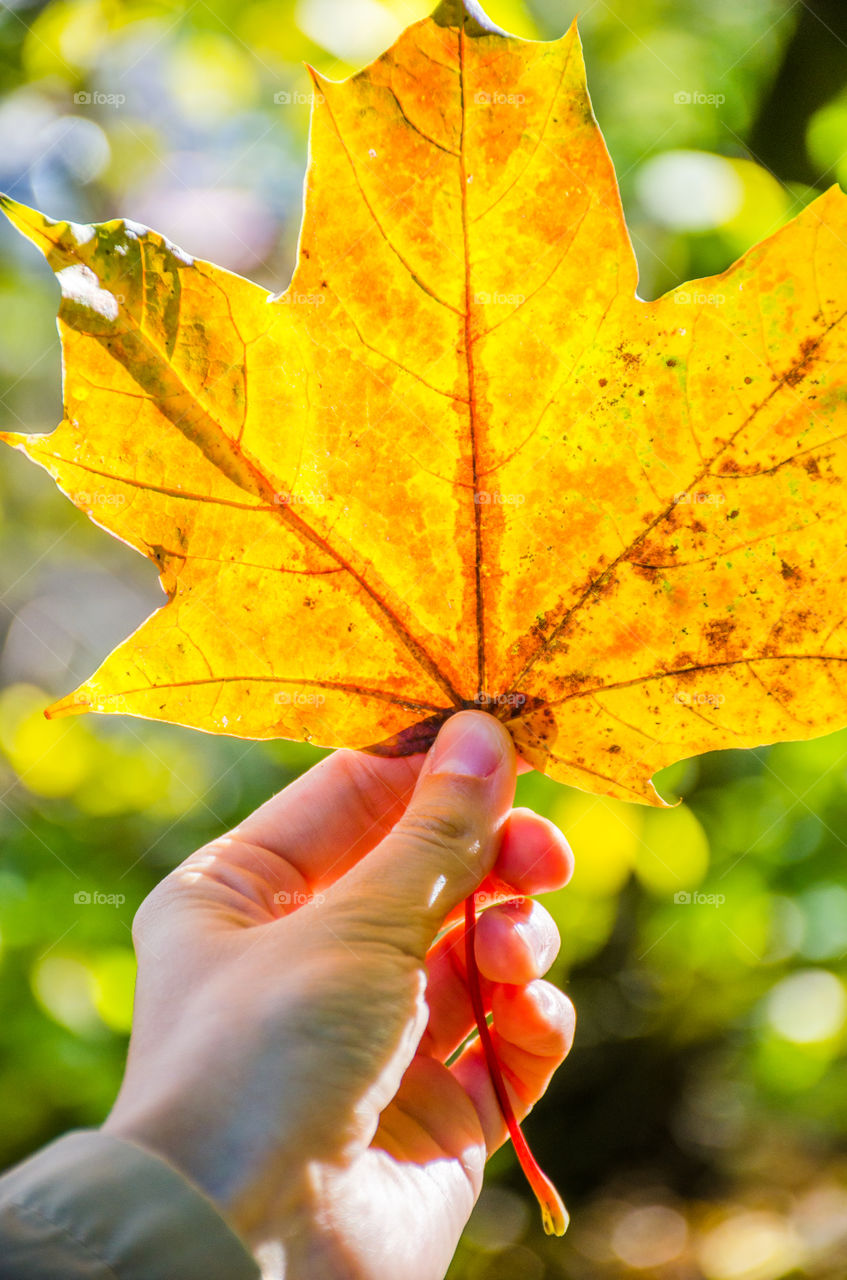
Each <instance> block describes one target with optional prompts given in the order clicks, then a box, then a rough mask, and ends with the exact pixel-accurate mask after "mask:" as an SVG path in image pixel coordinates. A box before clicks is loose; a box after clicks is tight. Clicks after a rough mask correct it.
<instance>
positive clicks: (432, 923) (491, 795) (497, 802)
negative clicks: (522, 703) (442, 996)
mask: <svg viewBox="0 0 847 1280" xmlns="http://www.w3.org/2000/svg"><path fill="white" fill-rule="evenodd" d="M514 792H515V752H514V747H513V746H512V740H511V738H510V737H509V734H508V733H507V731H506V730H505V729H504V728H503V726H502V725H501V724H500V722H499V721H498V720H496V719H495V718H494V717H493V716H491V715H489V714H487V713H486V712H482V711H462V712H459V713H458V714H456V715H454V716H451V718H450V719H449V720H448V721H447V722H446V723H445V724H444V726H443V727H442V729H441V731H440V733H439V735H438V737H437V739H436V741H435V744H434V746H433V748H432V750H431V751H430V753H429V754H428V756H427V757H426V761H425V763H424V767H423V769H422V770H421V773H420V776H419V778H418V783H417V786H416V787H415V790H414V793H413V795H412V798H411V800H410V802H409V807H408V808H407V809H406V812H405V813H404V814H403V816H402V818H401V819H400V821H399V822H398V823H397V825H396V826H395V827H394V829H393V830H392V831H391V833H390V834H389V835H388V836H386V838H385V839H384V840H383V841H382V842H381V844H379V845H378V846H377V848H376V849H374V850H373V852H372V853H370V854H369V855H368V856H367V857H366V858H365V859H363V860H362V861H361V862H359V863H358V864H357V865H356V866H355V867H354V868H353V869H352V871H351V872H350V873H349V875H347V876H345V878H344V881H343V882H342V883H341V884H339V885H337V886H335V887H336V889H337V890H338V891H339V895H341V896H343V898H344V899H345V901H346V903H347V904H348V905H349V906H351V907H353V908H355V909H357V911H358V921H357V928H359V929H361V928H362V927H364V928H365V929H366V930H367V931H368V932H370V933H372V935H373V937H374V939H375V940H376V939H379V940H382V941H386V942H388V941H390V942H393V944H394V945H395V946H396V947H398V948H400V949H401V950H402V951H404V952H406V953H407V954H411V955H415V956H417V957H420V959H423V958H424V957H425V955H426V952H427V949H428V948H429V946H430V945H431V943H432V940H433V938H434V937H435V934H436V932H437V931H438V929H439V927H440V926H441V923H442V921H443V919H444V917H445V915H446V914H447V912H448V911H450V910H451V909H452V908H453V907H455V906H456V905H457V904H458V903H459V902H461V901H462V899H463V898H465V897H467V895H468V894H469V893H471V892H472V891H473V890H474V889H475V888H476V886H477V885H478V884H479V883H480V881H481V880H482V878H483V877H484V876H485V875H486V874H487V873H488V872H489V871H490V870H491V868H492V867H493V865H494V862H495V859H496V857H497V853H498V849H499V842H500V836H501V834H502V830H503V826H504V824H505V822H506V818H507V817H508V814H509V812H510V810H511V807H512V800H513V798H514ZM339 895H334V896H335V897H338V896H339ZM368 904H372V907H371V911H370V915H369V914H368Z"/></svg>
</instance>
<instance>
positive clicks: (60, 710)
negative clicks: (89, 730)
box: [44, 689, 91, 720]
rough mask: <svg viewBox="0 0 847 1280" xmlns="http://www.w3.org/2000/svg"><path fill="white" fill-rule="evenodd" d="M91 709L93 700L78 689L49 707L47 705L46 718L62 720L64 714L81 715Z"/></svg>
mask: <svg viewBox="0 0 847 1280" xmlns="http://www.w3.org/2000/svg"><path fill="white" fill-rule="evenodd" d="M90 710H91V702H90V701H89V699H88V698H87V696H86V695H85V694H84V693H82V692H81V690H79V689H77V691H76V693H69V694H68V695H67V696H66V697H64V698H60V699H59V701H58V702H52V703H51V704H50V706H49V707H45V710H44V718H45V719H46V720H61V719H62V717H63V716H81V715H84V714H85V712H86V711H90Z"/></svg>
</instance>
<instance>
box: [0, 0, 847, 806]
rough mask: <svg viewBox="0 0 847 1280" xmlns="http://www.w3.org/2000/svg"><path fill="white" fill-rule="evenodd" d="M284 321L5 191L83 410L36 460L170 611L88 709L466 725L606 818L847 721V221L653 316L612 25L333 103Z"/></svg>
mask: <svg viewBox="0 0 847 1280" xmlns="http://www.w3.org/2000/svg"><path fill="white" fill-rule="evenodd" d="M315 83H316V90H317V94H316V105H315V107H314V110H313V120H312V138H311V160H310V166H309V171H308V180H307V196H306V208H305V215H304V223H303V229H302V233H301V240H300V253H299V259H298V263H297V267H296V270H295V273H294V276H293V278H292V281H291V284H290V286H289V288H288V289H287V290H286V291H285V293H283V294H282V295H280V296H271V295H269V294H268V293H267V292H266V291H265V290H263V289H261V288H259V287H258V286H256V285H254V284H251V283H249V282H248V281H246V280H244V279H241V278H239V277H237V276H235V275H232V274H230V273H228V272H226V271H223V270H221V269H220V268H218V267H215V266H212V265H210V264H208V263H204V262H195V261H193V260H192V259H191V258H189V257H188V256H186V255H185V254H184V253H182V252H181V251H180V250H178V249H176V248H175V247H174V246H172V245H171V244H169V243H168V241H167V240H165V239H164V237H162V236H160V235H157V234H156V233H155V232H153V231H149V230H147V229H146V228H142V227H139V226H138V225H136V224H133V223H131V222H125V221H114V222H108V223H104V224H102V225H98V226H93V227H88V226H86V227H80V226H77V225H75V224H72V223H67V222H57V221H53V220H51V219H49V218H46V217H44V216H43V215H41V214H39V213H36V212H34V211H32V210H29V209H26V208H24V207H23V206H21V205H18V204H15V203H14V202H12V201H10V200H8V199H6V200H4V201H3V207H4V209H5V211H6V213H7V214H8V216H9V217H10V218H11V220H12V221H13V222H14V224H15V225H16V226H17V227H18V228H19V230H21V231H22V232H23V233H24V234H25V235H27V236H28V237H29V238H30V239H31V240H32V241H33V242H34V243H35V244H36V245H38V247H39V248H40V249H41V250H42V251H43V252H44V254H45V256H46V257H47V259H48V262H49V263H50V265H51V266H52V268H53V270H54V271H55V272H56V274H57V277H58V280H59V283H60V285H61V288H62V295H63V296H62V304H61V309H60V313H59V315H60V331H61V335H62V342H63V347H64V357H65V370H66V374H65V418H64V421H63V422H62V424H61V425H60V426H59V428H58V429H57V430H56V431H55V432H54V433H53V434H51V435H49V436H25V435H12V434H8V435H6V436H4V438H5V439H6V440H7V441H8V442H9V443H11V444H13V445H15V446H16V447H17V448H19V449H22V450H23V451H25V452H26V453H27V454H28V455H29V456H30V457H31V458H32V459H34V460H35V461H36V462H38V463H40V464H41V465H42V466H43V467H45V468H46V469H47V470H48V471H49V472H50V474H51V475H52V476H53V477H54V478H55V480H56V481H57V483H58V484H59V485H60V486H61V488H62V489H63V490H64V492H65V493H67V494H68V495H69V496H70V497H71V498H72V500H73V501H74V502H76V504H77V506H79V507H81V508H82V509H83V510H85V511H87V512H89V514H90V515H91V516H92V517H93V518H94V519H95V520H96V521H97V523H99V524H101V525H102V526H104V527H105V528H106V529H108V530H109V531H110V532H111V533H113V534H115V535H116V536H118V537H120V538H122V539H124V540H125V541H126V542H128V543H129V544H131V545H132V546H134V547H136V548H138V549H139V550H141V551H142V552H144V553H145V554H146V555H148V556H150V557H151V559H153V560H154V561H155V563H156V564H157V565H158V567H159V570H160V573H161V579H162V583H163V586H164V588H165V591H166V592H167V595H168V597H169V602H168V604H167V605H166V606H164V607H163V608H162V609H161V610H159V611H158V612H156V613H154V614H153V616H152V617H151V618H149V619H148V621H147V622H146V623H144V625H143V626H142V627H141V628H140V629H139V630H138V631H137V632H136V633H135V635H133V636H131V637H130V638H129V639H128V640H126V641H125V642H124V643H123V644H122V645H120V646H119V648H117V649H116V650H115V651H114V653H112V654H111V656H110V657H108V658H107V659H106V661H105V662H104V663H103V665H102V666H101V668H100V669H99V670H98V671H97V673H96V674H95V675H93V676H92V677H91V679H90V680H88V681H86V683H85V684H84V685H82V687H81V688H80V689H79V690H78V691H77V692H76V693H75V694H73V695H71V696H70V697H68V698H66V699H64V700H63V701H62V702H60V703H58V704H57V705H56V706H55V707H54V708H53V709H52V710H53V712H54V713H56V714H58V713H60V712H68V711H74V710H96V711H121V712H128V713H131V714H135V715H141V716H148V717H153V718H157V719H165V720H172V721H177V722H179V723H181V724H185V725H193V726H196V727H198V728H201V729H206V730H213V731H218V732H226V733H231V734H237V735H241V736H244V737H253V738H267V737H275V736H286V737H292V738H308V739H310V740H313V741H315V742H318V743H320V744H322V745H324V746H339V745H346V746H352V747H368V748H373V749H376V750H380V751H383V752H394V753H396V752H401V751H412V750H421V749H423V748H424V747H426V746H427V745H428V744H429V742H430V741H431V740H432V737H433V735H434V733H435V731H436V730H437V727H438V725H439V724H440V723H441V722H442V721H443V720H444V719H445V718H446V717H447V716H448V715H450V714H452V713H453V712H454V711H455V710H457V709H459V708H463V707H468V706H475V705H482V706H485V707H487V708H488V709H490V710H491V711H493V712H494V714H496V715H497V716H499V717H500V718H501V719H502V720H504V721H505V722H506V723H507V724H508V726H509V728H510V730H511V732H512V734H513V737H514V740H515V743H516V745H517V747H518V750H519V751H520V753H521V754H522V755H523V757H524V758H525V759H526V760H527V761H528V762H530V763H531V764H532V765H534V766H535V767H536V768H538V769H541V770H543V771H544V772H546V773H548V774H550V775H551V776H552V777H554V778H557V779H559V780H561V781H563V782H567V783H570V784H572V785H574V786H577V787H580V788H582V789H583V790H586V791H591V792H597V793H602V794H607V795H611V796H615V797H618V798H624V799H630V800H639V801H642V802H646V803H651V804H661V803H662V801H661V800H660V799H659V797H658V796H657V794H656V792H655V790H654V788H653V786H652V783H651V782H650V777H651V775H652V774H653V773H654V772H655V771H656V770H657V769H659V768H661V767H662V766H664V765H666V764H669V763H671V762H672V761H675V760H677V759H680V758H683V757H686V756H690V755H693V754H696V753H698V752H702V751H707V750H711V749H714V748H718V747H726V746H750V745H753V744H761V743H766V742H772V741H775V740H778V739H784V738H807V737H811V736H813V735H815V734H820V733H823V732H826V731H828V730H831V729H835V728H837V727H840V726H842V725H843V724H845V723H847V698H845V694H844V692H843V685H842V681H841V674H840V673H841V671H842V665H841V664H843V663H844V661H845V650H844V630H843V622H844V615H843V614H842V608H843V599H844V596H845V577H847V559H845V537H844V521H845V516H847V490H845V484H844V470H845V455H844V445H843V440H842V436H843V434H844V430H845V424H847V410H845V368H847V366H845V364H844V357H845V353H846V352H845V330H844V325H843V323H842V322H843V320H844V318H845V313H846V312H847V247H845V246H847V201H845V198H844V196H843V195H842V194H841V192H840V191H838V190H837V189H836V188H833V189H832V190H831V191H829V192H827V193H826V194H825V195H823V196H821V197H820V198H819V199H818V200H816V201H815V202H814V203H813V204H812V205H810V207H809V208H807V209H806V210H805V211H804V212H803V213H802V214H801V215H800V216H799V217H798V218H796V219H795V220H794V221H793V222H792V223H790V224H789V225H788V226H786V227H784V228H783V229H782V230H780V231H779V232H777V234H776V235H774V236H772V237H771V238H769V239H768V240H766V241H765V242H764V243H762V244H761V245H759V246H757V247H756V248H755V249H753V250H751V251H750V252H749V253H747V254H746V255H745V256H744V257H743V258H742V259H741V260H740V261H739V262H737V263H736V264H735V265H734V266H732V267H731V268H730V269H729V270H728V271H726V272H724V273H723V274H722V275H720V276H716V277H714V278H712V279H708V280H701V281H697V282H695V283H694V284H691V285H689V286H686V289H685V291H684V293H683V294H680V291H679V290H677V291H675V292H672V293H670V294H668V295H666V296H664V297H662V298H659V299H658V300H657V301H655V302H644V301H642V300H640V299H639V298H638V297H637V296H636V292H635V290H636V264H635V259H634V256H633V253H632V249H631V246H630V243H629V240H628V237H627V233H626V228H625V224H624V220H623V214H622V210H621V206H620V201H619V197H618V191H617V184H616V180H615V175H614V172H613V169H612V165H611V161H610V159H609V156H608V154H607V152H606V149H605V146H604V143H603V140H602V137H601V134H600V131H599V129H598V127H597V124H596V122H595V120H594V117H593V114H592V111H591V106H590V102H589V98H588V94H587V90H586V84H585V73H584V67H583V62H582V56H581V49H580V45H579V40H578V36H577V33H576V29H575V27H573V28H571V30H570V31H569V32H568V34H567V35H566V36H565V37H564V38H563V39H561V40H559V41H556V42H552V43H549V44H536V43H530V42H526V41H522V40H518V39H515V38H511V37H508V36H506V35H505V34H504V33H502V32H499V31H498V30H497V29H495V28H493V27H492V26H490V25H489V24H488V23H487V21H485V20H484V19H483V17H482V16H481V14H480V13H479V11H478V10H475V9H474V10H473V12H472V9H471V7H470V6H468V7H465V6H464V5H463V4H460V3H458V2H457V0H448V2H447V3H444V4H442V5H441V6H440V7H439V9H438V10H437V11H436V12H435V14H434V15H433V16H432V17H431V18H429V19H427V20H426V21H424V22H420V23H417V24H416V25H414V26H412V27H410V28H409V29H408V30H407V31H406V32H405V33H404V34H403V35H402V36H401V37H400V39H399V40H398V41H397V43H396V44H395V45H394V47H393V48H392V49H390V50H389V51H388V52H387V53H386V54H384V55H383V56H382V57H381V58H379V59H377V61H376V62H374V63H373V65H372V66H370V67H368V68H367V69H366V70H365V71H363V72H361V73H360V74H358V75H356V76H353V77H352V78H351V79H350V80H349V81H347V82H345V83H342V84H338V83H333V82H330V81H325V80H320V79H318V78H317V77H316V78H315Z"/></svg>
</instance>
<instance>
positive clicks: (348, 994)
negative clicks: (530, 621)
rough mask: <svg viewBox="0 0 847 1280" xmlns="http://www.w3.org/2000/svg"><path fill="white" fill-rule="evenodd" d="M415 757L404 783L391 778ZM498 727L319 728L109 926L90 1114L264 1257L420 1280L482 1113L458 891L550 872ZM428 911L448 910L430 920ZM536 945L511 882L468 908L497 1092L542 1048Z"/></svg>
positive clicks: (542, 884)
mask: <svg viewBox="0 0 847 1280" xmlns="http://www.w3.org/2000/svg"><path fill="white" fill-rule="evenodd" d="M416 780H417V785H416ZM514 786H515V756H514V748H513V746H512V742H511V739H510V738H509V735H508V733H507V732H506V731H505V729H504V728H503V727H502V725H500V724H499V722H498V721H497V720H495V718H494V717H493V716H491V715H488V714H486V713H483V712H477V711H471V712H461V713H459V714H457V715H455V716H453V717H451V718H450V719H449V720H448V721H447V722H446V724H445V726H444V727H443V728H442V730H441V732H440V734H439V736H438V739H437V741H436V743H435V745H434V747H433V748H432V750H431V751H430V752H429V754H428V755H427V756H426V757H425V758H424V757H421V756H417V757H406V758H401V759H382V758H378V757H373V756H367V755H364V754H360V753H355V752H349V751H339V752H336V753H335V754H334V755H332V756H330V757H328V758H327V759H326V760H324V761H322V762H321V763H320V764H319V765H317V766H316V767H315V768H314V769H312V770H310V771H309V772H308V773H306V774H304V775H303V776H302V777H301V778H299V779H298V780H297V781H296V782H294V783H293V784H292V785H291V786H289V787H287V788H286V789H285V790H284V791H282V792H281V793H280V794H279V795H277V796H275V797H274V798H273V799H272V800H270V801H269V802H268V803H267V804H265V805H263V806H262V808H260V809H259V810H257V811H256V812H255V813H254V814H252V815H251V816H250V817H249V818H247V819H246V821H245V822H243V823H241V825H240V826H238V827H237V828H236V829H235V830H234V831H233V832H231V833H230V834H229V835H226V836H223V837H221V838H220V839H218V840H215V841H213V842H212V843H211V844H209V845H207V846H206V847H205V848H203V849H201V850H199V851H198V852H197V853H195V854H193V855H192V856H191V857H190V858H188V859H187V860H186V861H185V862H184V863H183V864H182V865H181V866H180V867H178V868H176V870H174V871H173V872H172V873H171V874H170V875H169V876H167V877H166V878H165V879H164V880H163V881H162V883H161V884H160V885H158V886H157V888H156V889H155V890H154V891H153V893H152V894H151V895H150V896H149V897H148V898H147V900H146V901H145V902H144V903H143V904H142V906H141V908H140V910H139V912H138V915H137V917H136V921H135V929H134V935H135V940H136V949H137V952H138V960H139V976H138V987H137V993H136V1007H135V1018H134V1027H133V1034H132V1041H131V1045H130V1052H129V1060H128V1064H127V1072H126V1076H125V1079H124V1083H123V1085H122V1087H121V1091H120V1094H119V1096H118V1099H117V1102H116V1104H115V1107H114V1109H113V1111H112V1113H111V1115H110V1116H109V1118H108V1119H107V1121H106V1123H105V1125H104V1129H105V1130H107V1131H108V1132H111V1133H113V1134H115V1135H116V1136H119V1137H124V1138H128V1139H130V1140H132V1141H135V1142H136V1143H139V1144H141V1145H142V1146H145V1147H148V1148H149V1149H151V1150H153V1151H156V1152H158V1153H159V1154H161V1155H163V1156H164V1157H165V1158H166V1159H168V1160H169V1161H170V1162H171V1163H172V1164H173V1165H174V1166H175V1167H177V1168H179V1169H181V1170H182V1171H183V1172H184V1173H186V1174H187V1175H188V1176H189V1177H190V1178H192V1179H193V1180H194V1182H195V1183H197V1184H198V1185H199V1186H200V1188H201V1189H202V1190H204V1191H205V1192H206V1194H207V1195H209V1196H210V1197H211V1198H212V1200H213V1201H215V1203H216V1204H217V1205H218V1207H219V1209H220V1210H221V1212H222V1213H223V1214H224V1216H225V1217H227V1219H228V1220H229V1221H230V1222H231V1223H232V1225H233V1226H234V1227H235V1229H236V1230H237V1231H239V1232H240V1234H241V1236H242V1237H243V1238H244V1239H245V1240H246V1241H247V1242H248V1243H249V1245H250V1246H251V1247H252V1248H253V1250H254V1252H255V1254H256V1256H257V1259H258V1260H259V1261H260V1264H261V1266H262V1267H263V1273H264V1274H265V1275H267V1276H282V1275H284V1276H285V1277H286V1280H300V1278H301V1277H303V1278H305V1277H309V1278H310V1280H312V1278H313V1277H315V1276H318V1275H319V1276H321V1277H322V1280H334V1278H335V1277H344V1280H377V1278H379V1280H384V1277H386V1276H399V1275H402V1276H403V1277H404V1280H438V1278H440V1277H442V1276H443V1275H444V1273H445V1271H446V1269H447V1266H448V1264H449V1260H450V1258H451V1256H452V1254H453V1251H454V1250H455V1247H456V1244H457V1241H458V1238H459V1234H460V1232H461V1230H462V1227H463V1225H464V1223H465V1222H466V1220H467V1218H468V1215H469V1214H470V1211H471V1208H472V1207H473V1204H474V1201H475V1199H476V1197H477V1195H478V1194H479V1190H480V1187H481V1184H482V1173H483V1166H484V1162H485V1158H486V1156H487V1155H490V1154H491V1152H492V1151H494V1150H495V1149H496V1148H497V1147H498V1146H499V1145H500V1144H501V1143H502V1142H503V1140H504V1138H505V1126H504V1123H503V1119H502V1116H501V1113H500V1109H499V1106H498V1104H497V1100H496V1097H495V1094H494V1091H493V1087H492V1085H491V1081H490V1079H489V1075H488V1071H487V1068H486V1065H485V1060H484V1056H483V1054H482V1051H481V1047H480V1044H479V1041H478V1040H476V1041H473V1042H472V1043H471V1044H470V1045H469V1046H466V1047H465V1048H464V1049H463V1050H462V1052H461V1053H460V1054H459V1056H458V1057H457V1059H456V1060H455V1061H451V1062H450V1065H449V1066H448V1065H446V1063H447V1061H448V1060H449V1059H451V1055H452V1054H453V1053H454V1051H455V1050H456V1049H457V1047H458V1046H460V1045H461V1044H462V1042H463V1041H464V1040H465V1038H466V1037H467V1035H468V1034H469V1033H470V1032H471V1031H472V1029H473V1026H474V1019H473V1013H472V1010H471V1005H470V1000H469V996H468V992H467V987H466V981H465V964H464V951H463V945H462V943H463V937H464V924H463V922H462V920H461V919H459V918H458V909H459V907H460V904H461V902H462V900H463V899H464V898H465V897H466V896H467V895H468V894H469V893H471V892H473V891H474V890H475V889H479V890H480V891H481V892H486V893H489V894H494V893H502V892H503V891H504V890H505V891H506V892H507V893H512V894H517V895H523V894H529V893H536V892H540V891H543V890H548V889H552V888H555V887H558V886H559V885H562V884H564V883H565V882H566V880H567V879H568V877H569V875H570V872H571V869H572V862H571V855H570V851H569V849H568V846H567V844H566V843H565V840H564V837H563V836H562V835H561V833H560V832H558V831H557V829H556V828H555V827H554V826H553V825H552V824H551V823H549V822H548V821H547V820H546V819H543V818H540V817H538V816H537V815H535V814H533V813H531V812H529V811H528V810H521V809H517V810H513V809H512V807H511V806H512V801H513V798H514ZM445 919H447V920H448V922H449V921H453V923H452V924H450V926H449V927H448V929H447V931H445V932H443V933H441V934H440V936H438V938H437V940H436V935H437V934H439V931H440V930H441V929H442V928H443V925H444V922H445ZM557 949H558V934H557V931H556V927H555V925H554V923H553V921H552V919H551V917H550V916H549V915H548V913H547V912H546V911H545V910H544V908H543V907H541V906H540V905H539V904H537V903H534V902H531V901H529V900H527V899H523V900H519V901H517V902H512V903H504V904H502V905H494V906H491V907H489V908H488V909H487V910H485V911H483V912H482V914H481V916H480V919H479V923H478V925H477V931H476V951H475V954H476V957H477V962H478V967H479V969H480V971H481V974H482V979H483V994H484V999H485V1004H486V1008H487V1009H490V1010H492V1011H493V1017H494V1022H493V1038H494V1043H495V1047H496V1050H497V1054H498V1058H499V1060H500V1063H501V1065H502V1069H503V1075H504V1077H505V1079H506V1081H507V1087H508V1088H509V1091H510V1094H511V1098H512V1102H513V1105H514V1108H515V1111H516V1113H517V1114H518V1115H519V1116H520V1115H523V1114H525V1113H526V1111H527V1110H528V1109H529V1107H531V1106H532V1104H533V1103H534V1102H535V1101H536V1099H537V1098H539V1097H540V1096H541V1094H542V1093H543V1092H544V1090H545V1088H546V1086H547V1083H548V1081H549V1079H550V1077H551V1075H552V1073H553V1071H554V1070H555V1069H556V1067H557V1066H558V1065H559V1064H560V1062H561V1061H562V1059H563V1058H564V1056H565V1054H566V1053H567V1051H568V1049H569V1047H570V1043H571V1038H572V1033H573V1009H572V1006H571V1004H570V1002H569V1001H568V1000H567V998H566V997H565V996H564V995H562V993H561V992H560V991H558V990H557V989H556V988H555V987H553V986H551V985H550V984H549V983H546V982H543V981H540V980H539V978H540V975H541V974H543V973H545V972H546V970H547V969H548V967H549V965H550V964H551V963H552V961H553V959H554V957H555V954H556V951H557Z"/></svg>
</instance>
